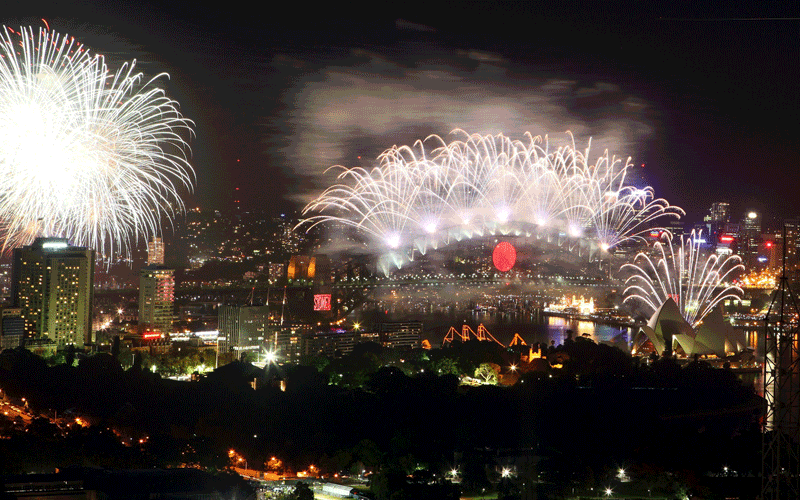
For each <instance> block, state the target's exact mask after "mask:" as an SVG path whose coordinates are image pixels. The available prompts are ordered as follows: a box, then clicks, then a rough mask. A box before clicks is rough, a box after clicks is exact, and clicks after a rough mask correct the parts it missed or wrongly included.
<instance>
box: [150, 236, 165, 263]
mask: <svg viewBox="0 0 800 500" xmlns="http://www.w3.org/2000/svg"><path fill="white" fill-rule="evenodd" d="M152 264H158V265H159V266H163V265H164V242H163V241H161V238H157V237H153V239H152V240H150V241H148V242H147V265H148V266H149V265H152Z"/></svg>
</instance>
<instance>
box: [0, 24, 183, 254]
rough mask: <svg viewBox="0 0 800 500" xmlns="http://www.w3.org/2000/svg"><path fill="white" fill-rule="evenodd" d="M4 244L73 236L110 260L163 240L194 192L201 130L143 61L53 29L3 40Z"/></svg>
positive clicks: (0, 145) (0, 220)
mask: <svg viewBox="0 0 800 500" xmlns="http://www.w3.org/2000/svg"><path fill="white" fill-rule="evenodd" d="M0 57H1V58H0V130H1V131H2V135H1V136H0V137H2V139H0V183H2V185H3V186H4V191H3V192H2V193H0V224H2V229H3V247H4V248H8V247H12V246H19V245H22V244H26V243H28V242H30V241H31V240H32V239H33V238H34V237H36V236H39V235H53V236H62V237H67V238H69V239H71V240H72V241H73V243H75V244H78V245H85V246H89V247H91V248H95V249H97V250H99V251H101V252H103V253H105V254H106V255H108V256H111V255H112V254H114V253H121V254H123V255H129V254H130V250H131V246H132V244H133V243H134V242H135V241H137V240H139V239H140V238H141V239H149V238H150V237H152V236H155V235H158V234H159V233H160V231H161V223H162V219H164V218H166V219H169V218H171V217H172V216H174V215H175V213H176V212H178V211H181V210H182V209H183V205H182V202H181V199H180V197H179V195H178V190H179V189H180V188H186V189H191V186H192V183H193V179H194V174H193V171H192V169H191V166H190V165H189V163H188V159H187V157H188V152H189V148H188V144H187V143H186V142H185V141H184V139H183V138H182V137H181V134H191V127H192V122H191V121H190V120H187V119H186V118H184V117H183V116H182V115H181V113H180V112H179V111H178V108H177V103H176V102H175V101H173V100H171V99H169V98H168V97H166V95H165V94H164V92H163V90H162V89H160V88H158V87H157V83H158V81H159V80H160V79H161V78H164V77H168V75H166V74H161V75H158V76H156V77H155V78H153V79H151V80H149V81H145V80H144V79H143V76H142V74H141V73H138V72H136V71H135V61H133V62H130V63H126V64H124V65H123V66H122V67H121V68H120V69H119V70H118V71H116V72H113V73H112V72H111V71H110V70H109V69H108V67H107V66H106V63H105V61H104V59H103V57H102V56H98V55H95V54H91V53H90V52H89V50H88V49H87V48H86V47H85V46H83V45H81V44H80V43H78V42H76V41H75V39H74V38H72V37H68V36H62V35H59V34H57V33H53V32H51V31H49V30H46V29H40V30H38V33H36V32H34V31H33V30H32V29H28V28H21V29H20V31H18V32H17V31H15V30H13V29H11V28H7V27H4V29H3V34H2V36H0Z"/></svg>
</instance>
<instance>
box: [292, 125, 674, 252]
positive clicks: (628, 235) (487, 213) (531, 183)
mask: <svg viewBox="0 0 800 500" xmlns="http://www.w3.org/2000/svg"><path fill="white" fill-rule="evenodd" d="M455 133H457V134H461V135H463V136H465V137H466V138H465V139H464V140H454V141H451V142H450V143H447V142H446V141H445V140H444V139H442V138H440V137H438V136H435V135H434V136H430V137H428V138H427V139H426V140H425V141H424V142H422V141H418V142H417V143H415V144H414V145H413V147H409V146H401V147H397V146H394V147H392V148H390V149H388V150H386V151H385V152H384V153H383V154H381V155H380V157H379V158H378V161H379V165H378V166H377V167H375V168H373V169H372V170H367V169H364V168H361V167H354V168H350V169H348V168H345V167H338V168H341V169H342V172H341V174H340V175H339V179H338V181H339V183H338V184H336V185H334V186H331V187H329V188H328V189H326V190H325V191H324V192H323V193H322V194H321V195H320V196H319V197H318V198H317V199H316V200H314V201H312V202H311V203H309V204H308V205H307V206H306V207H305V209H304V212H303V213H304V215H306V216H307V218H306V219H305V220H304V221H303V222H302V223H301V224H302V225H304V226H305V227H306V228H309V229H310V228H311V227H313V226H315V225H317V224H320V223H329V222H339V223H344V224H349V225H352V226H354V227H356V228H358V229H360V230H362V231H363V232H364V233H366V234H368V235H369V236H370V238H374V240H376V241H375V242H376V243H377V245H376V246H377V247H382V248H384V249H386V251H390V252H395V251H397V252H400V251H413V248H414V247H415V242H417V244H416V248H417V249H418V250H420V251H423V252H424V250H425V246H426V245H427V243H428V242H433V243H431V245H432V246H436V242H443V243H445V244H446V243H447V242H449V241H450V238H451V237H453V235H455V236H454V237H456V238H457V239H460V238H463V237H466V238H470V237H472V236H474V235H482V234H484V232H495V231H500V232H503V231H504V230H507V228H508V227H510V225H512V224H524V225H527V227H531V228H535V230H538V231H544V230H545V229H547V230H551V229H552V230H560V231H563V232H564V233H565V234H567V235H569V236H570V237H572V238H578V237H583V238H587V239H588V240H590V241H593V242H594V245H595V248H597V249H600V250H601V251H606V250H608V249H610V248H612V247H614V246H616V245H619V244H620V243H623V242H626V241H631V240H636V241H643V240H644V237H643V234H644V233H646V232H649V231H650V230H652V229H653V228H654V223H655V221H656V219H659V218H661V217H664V216H671V217H680V216H681V215H683V210H681V209H680V208H678V207H675V206H671V205H670V204H669V203H667V202H666V201H665V200H663V199H654V197H653V190H652V188H649V187H647V188H644V189H637V188H635V187H633V186H629V185H626V184H625V181H626V173H627V170H628V168H629V167H630V166H631V164H630V162H629V161H626V162H624V163H623V162H622V161H620V160H618V159H616V158H615V157H612V156H609V154H608V152H607V151H606V152H605V153H604V154H603V155H601V156H600V157H599V158H598V159H597V160H596V162H595V163H590V160H589V154H590V153H589V147H588V146H587V148H586V149H585V150H584V151H579V150H577V148H576V147H575V144H574V138H572V136H571V135H570V136H569V137H570V140H571V145H567V146H562V147H559V148H557V149H556V150H555V151H550V150H549V143H548V140H547V138H546V137H545V138H544V139H542V138H541V137H538V136H537V137H534V136H532V135H531V134H529V133H528V134H526V139H527V142H523V141H519V140H512V139H510V138H508V137H505V136H503V135H502V134H500V135H496V136H492V135H487V136H481V135H477V134H475V135H468V134H466V133H465V132H463V131H460V130H459V131H455ZM431 143H432V144H433V147H429V148H426V144H431ZM658 229H663V228H658ZM419 242H425V243H423V244H422V245H420V244H419Z"/></svg>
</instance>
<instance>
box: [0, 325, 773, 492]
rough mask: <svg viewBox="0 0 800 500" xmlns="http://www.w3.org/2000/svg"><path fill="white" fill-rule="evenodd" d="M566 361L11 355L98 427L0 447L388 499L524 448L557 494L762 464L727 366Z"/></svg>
mask: <svg viewBox="0 0 800 500" xmlns="http://www.w3.org/2000/svg"><path fill="white" fill-rule="evenodd" d="M562 353H563V354H566V355H565V356H562V358H561V359H562V360H563V361H564V363H563V368H561V369H558V370H553V369H545V370H539V371H527V372H526V373H522V374H521V375H519V377H518V379H516V380H515V382H516V383H515V384H514V385H513V386H510V387H501V386H492V385H484V386H478V387H465V386H460V385H459V378H458V377H457V376H456V375H454V374H453V373H454V372H456V371H459V370H460V371H462V372H463V371H465V370H470V369H474V367H476V366H478V364H479V363H480V362H490V363H497V364H500V363H504V362H506V360H507V359H508V357H509V356H511V357H513V355H514V354H513V353H509V352H508V351H505V350H503V349H501V348H500V347H499V346H496V347H491V346H489V345H488V344H487V343H481V344H478V343H468V345H462V346H458V345H457V346H454V347H452V348H450V349H441V350H433V351H429V352H424V351H420V352H414V353H405V354H398V353H391V352H386V351H385V350H382V349H380V348H378V347H377V346H368V345H367V346H359V348H357V349H356V350H355V351H354V352H353V353H352V354H351V355H349V356H347V357H345V358H343V359H341V360H334V361H330V362H329V361H328V360H325V359H320V358H315V359H313V360H309V361H308V365H306V366H303V365H300V366H284V367H280V368H278V367H271V368H269V369H268V370H261V369H259V368H256V367H253V366H252V365H250V364H248V363H241V362H234V363H230V364H228V365H225V366H223V367H220V368H219V369H217V370H216V371H214V372H212V373H210V374H209V375H208V376H207V377H205V378H203V379H201V380H200V381H198V382H177V381H172V380H167V379H162V378H160V377H159V376H158V375H156V374H153V373H151V372H149V371H147V370H146V369H143V368H142V367H141V366H140V363H138V362H137V363H134V366H133V367H132V368H131V369H129V370H127V371H124V370H123V369H122V368H121V366H120V364H119V362H118V361H117V360H116V359H115V358H114V357H112V356H110V355H108V354H98V355H94V356H90V357H87V358H84V359H81V360H80V362H79V363H78V364H77V366H75V367H72V366H67V365H65V364H63V365H56V366H48V365H47V363H45V362H44V361H43V360H42V359H41V358H38V357H37V356H35V355H33V354H31V353H29V352H28V351H25V350H23V349H17V350H13V351H5V352H4V353H2V356H1V357H0V386H1V387H2V388H3V389H4V391H6V393H7V394H8V395H10V396H11V397H25V398H27V401H28V403H29V405H30V406H31V408H32V409H33V410H34V411H38V412H42V413H46V412H50V413H49V414H52V412H53V411H56V412H58V413H60V414H62V415H63V414H65V412H69V413H67V414H81V415H86V416H87V417H88V418H89V419H90V420H91V421H92V422H93V424H94V425H93V426H92V427H90V428H87V429H76V430H74V431H72V432H73V433H74V434H71V435H70V436H69V437H68V438H60V439H59V438H55V437H52V436H55V435H56V429H49V428H47V426H48V425H52V424H49V423H48V422H47V421H46V420H42V421H41V422H38V421H37V422H35V423H36V425H37V426H38V427H39V428H37V429H36V430H34V431H33V432H32V433H31V432H30V431H29V432H28V433H27V434H34V435H35V436H36V437H32V436H29V437H26V438H24V439H27V440H28V442H27V443H26V444H25V446H24V447H23V446H20V445H19V444H15V442H14V440H0V457H2V458H0V467H1V468H2V471H3V472H6V473H12V472H13V473H17V472H26V471H28V469H29V468H30V467H32V466H38V468H39V469H41V468H42V467H50V468H52V467H63V466H65V465H69V464H81V465H100V466H109V467H138V466H161V467H163V466H177V465H180V464H192V465H195V464H196V465H200V466H203V467H207V468H216V469H222V468H224V467H226V466H227V465H228V464H229V454H228V452H229V450H230V449H234V450H236V452H237V453H238V454H240V455H241V456H243V457H245V458H246V459H247V460H248V462H249V464H250V468H259V469H264V468H265V467H267V468H269V467H272V468H274V467H275V461H272V465H269V463H270V461H271V458H272V457H278V458H279V460H280V461H282V464H281V467H284V468H288V469H290V470H295V471H297V470H304V469H306V468H307V467H308V466H309V465H310V464H314V465H315V466H316V467H318V468H320V469H321V470H322V471H323V472H326V473H331V474H332V473H334V472H344V473H360V472H361V471H362V470H370V471H373V472H375V474H374V475H373V480H372V488H373V492H374V493H375V494H376V495H377V497H378V498H388V496H386V495H383V494H382V492H388V491H399V490H403V489H404V488H406V489H409V488H410V490H409V491H411V490H413V488H414V487H415V486H414V485H415V484H423V483H424V484H428V483H432V482H436V481H435V479H431V478H436V477H439V478H441V477H442V475H443V474H445V473H446V471H449V470H450V469H452V468H454V467H457V468H458V469H459V473H460V474H461V475H462V476H463V480H462V484H461V487H462V489H465V490H471V489H472V490H478V491H479V490H480V489H481V488H484V487H487V486H488V484H489V480H495V479H496V478H492V477H491V470H492V469H491V467H489V466H491V465H492V464H493V463H495V462H496V461H497V457H499V456H501V455H502V456H509V455H510V456H513V455H514V454H515V453H516V454H518V455H519V454H524V453H533V454H534V455H535V456H536V457H537V460H538V462H537V465H536V479H538V480H541V481H544V482H547V483H551V484H554V485H558V486H557V489H558V488H561V490H563V491H562V493H565V492H566V490H567V489H568V488H570V487H574V486H576V485H577V486H578V487H587V488H588V487H590V486H592V485H596V486H600V485H601V483H603V481H606V480H607V478H608V477H609V474H612V472H611V471H615V470H616V468H617V467H622V466H625V467H627V468H629V469H631V470H639V471H642V472H641V475H647V476H648V477H653V478H656V477H660V475H663V474H667V475H669V476H670V477H672V478H675V477H680V478H682V479H681V481H683V482H684V483H686V484H687V487H692V486H693V484H692V483H693V481H695V480H694V479H692V478H697V477H702V476H704V475H706V474H707V473H708V472H713V471H718V470H721V469H722V467H723V466H727V467H729V468H731V469H735V470H736V471H737V473H738V474H744V475H746V474H754V475H756V474H757V471H758V470H759V469H760V461H759V455H758V449H759V445H760V431H759V426H758V418H759V415H760V404H761V399H760V398H758V397H757V396H756V395H755V394H754V393H753V391H752V390H751V389H749V388H747V387H744V386H742V385H741V384H740V382H739V381H738V380H737V379H736V377H735V375H734V374H733V373H731V372H730V371H729V370H724V369H713V368H711V367H710V366H709V365H708V364H707V363H705V362H703V361H694V362H691V363H689V364H687V365H686V366H684V367H680V366H679V365H678V364H677V363H676V362H675V361H674V360H671V359H659V360H657V361H655V362H654V363H652V364H651V365H649V366H640V365H639V364H638V363H637V362H636V361H635V360H633V359H632V358H630V357H629V356H627V355H626V354H624V353H623V352H622V351H620V350H619V349H616V348H614V347H609V346H605V345H597V344H594V343H593V342H591V341H588V340H585V339H577V340H576V341H575V342H572V343H570V344H569V345H567V346H565V347H564V348H563V349H562ZM387 360H389V362H390V363H391V364H390V365H389V366H385V363H386V362H387ZM397 365H401V367H398V366H397ZM425 367H427V369H426V368H425ZM459 367H460V368H459ZM443 369H444V370H443ZM337 379H339V380H337ZM254 380H255V381H256V382H257V384H256V386H257V388H256V389H253V388H252V386H251V383H252V382H253V381H254ZM281 380H284V381H285V383H286V391H285V392H282V391H281V390H280V388H279V387H280V381H281ZM345 381H346V382H345ZM7 425H8V424H7ZM53 427H55V426H53ZM112 431H116V433H117V434H118V435H117V434H114V433H113V432H112ZM48 436H50V437H48ZM119 436H122V437H123V438H122V439H123V440H124V439H127V440H128V441H130V443H131V444H132V446H122V445H121V444H119V442H120V437H119ZM16 439H18V440H19V439H23V438H21V437H19V438H16ZM139 439H143V443H142V444H141V445H137V443H138V440H139ZM37 440H38V441H37ZM56 441H58V443H56ZM109 451H111V452H113V453H111V454H110V455H109V454H108V452H109ZM487 471H489V472H488V475H487ZM278 472H280V471H278ZM434 474H436V476H434ZM676 474H677V475H676ZM413 478H420V479H419V481H418V482H417V483H415V482H414V480H413ZM654 481H655V479H654ZM695 482H696V481H695ZM448 484H449V483H448ZM501 485H502V483H501ZM440 486H441V487H442V488H446V486H444V483H440ZM695 487H696V485H695ZM565 494H566V493H565ZM414 495H415V496H416V497H418V498H422V497H423V496H421V495H422V494H421V493H415V494H414ZM453 495H455V497H457V495H458V492H457V490H452V491H451V490H447V491H444V490H442V491H437V492H436V497H437V498H447V497H448V496H453ZM510 497H513V495H511V496H510Z"/></svg>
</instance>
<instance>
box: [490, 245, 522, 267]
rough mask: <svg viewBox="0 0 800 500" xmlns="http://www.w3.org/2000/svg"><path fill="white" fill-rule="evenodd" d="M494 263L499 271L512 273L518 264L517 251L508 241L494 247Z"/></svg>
mask: <svg viewBox="0 0 800 500" xmlns="http://www.w3.org/2000/svg"><path fill="white" fill-rule="evenodd" d="M492 262H493V263H494V267H496V268H497V270H498V271H501V272H506V271H510V270H511V268H512V267H514V264H515V263H516V262H517V249H516V248H514V245H512V244H511V243H509V242H507V241H501V242H500V243H498V244H497V246H496V247H494V251H493V252H492Z"/></svg>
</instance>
